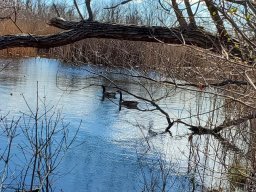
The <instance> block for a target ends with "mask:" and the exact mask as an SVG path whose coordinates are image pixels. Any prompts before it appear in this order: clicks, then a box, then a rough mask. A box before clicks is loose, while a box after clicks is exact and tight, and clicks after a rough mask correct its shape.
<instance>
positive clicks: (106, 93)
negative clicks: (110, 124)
mask: <svg viewBox="0 0 256 192" xmlns="http://www.w3.org/2000/svg"><path fill="white" fill-rule="evenodd" d="M101 87H102V98H103V100H104V98H105V97H107V98H112V99H116V92H110V91H106V87H105V86H104V85H101Z"/></svg>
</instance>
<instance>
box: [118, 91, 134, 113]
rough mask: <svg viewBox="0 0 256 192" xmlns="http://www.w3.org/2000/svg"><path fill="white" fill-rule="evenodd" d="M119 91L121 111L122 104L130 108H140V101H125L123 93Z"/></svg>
mask: <svg viewBox="0 0 256 192" xmlns="http://www.w3.org/2000/svg"><path fill="white" fill-rule="evenodd" d="M116 92H117V93H119V94H120V98H119V111H121V108H122V106H124V107H126V108H128V109H139V108H138V104H139V102H138V101H124V100H123V94H122V92H121V91H120V90H118V91H116Z"/></svg>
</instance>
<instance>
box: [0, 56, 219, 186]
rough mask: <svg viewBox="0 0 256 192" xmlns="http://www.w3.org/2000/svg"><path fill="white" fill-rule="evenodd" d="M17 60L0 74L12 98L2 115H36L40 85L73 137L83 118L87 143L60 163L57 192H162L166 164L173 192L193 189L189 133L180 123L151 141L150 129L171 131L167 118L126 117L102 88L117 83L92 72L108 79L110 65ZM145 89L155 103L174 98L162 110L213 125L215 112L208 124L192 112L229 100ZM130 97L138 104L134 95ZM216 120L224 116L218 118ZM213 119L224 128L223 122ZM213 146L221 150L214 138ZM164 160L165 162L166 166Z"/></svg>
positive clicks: (1, 106) (129, 84)
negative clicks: (152, 191)
mask: <svg viewBox="0 0 256 192" xmlns="http://www.w3.org/2000/svg"><path fill="white" fill-rule="evenodd" d="M10 61H11V63H10V64H9V65H8V66H7V67H6V69H5V70H4V71H3V72H1V73H0V95H1V100H2V101H4V102H1V103H0V115H4V114H6V113H8V112H9V113H10V114H11V115H13V116H20V115H21V112H23V113H26V112H28V110H29V109H28V106H27V104H26V102H27V103H28V104H29V106H30V107H31V108H32V109H35V105H36V85H37V82H38V84H39V95H40V99H41V101H43V100H44V99H46V104H47V106H54V107H56V108H58V109H62V116H63V118H64V120H65V121H66V122H70V125H71V128H70V131H71V132H72V127H77V126H78V124H79V122H80V120H82V125H81V129H80V132H79V135H78V139H77V143H82V144H81V145H79V146H78V147H76V148H73V149H72V150H71V151H69V152H68V153H67V155H66V156H65V158H64V160H63V162H62V164H61V165H60V170H61V171H62V173H66V174H64V175H62V176H61V178H60V179H59V180H57V182H56V189H57V191H59V190H60V189H62V190H63V191H143V190H144V191H147V190H149V188H148V187H150V186H151V187H156V191H158V190H159V189H160V188H157V186H158V187H159V186H161V185H162V184H163V179H164V178H163V175H161V174H160V173H161V166H165V167H164V168H163V167H162V169H163V170H167V171H166V173H168V174H167V175H166V176H165V179H166V180H167V184H166V187H167V188H169V189H172V191H190V190H191V182H190V178H189V175H188V174H187V171H188V161H189V159H190V157H189V154H190V150H191V149H190V143H189V141H188V139H187V138H188V135H189V131H188V129H186V128H185V127H183V126H180V125H179V126H174V127H173V128H172V130H171V131H172V133H173V138H170V136H169V135H167V134H159V135H157V136H155V137H150V135H149V133H148V127H149V126H151V127H152V130H153V131H155V132H158V133H159V132H162V131H163V130H164V128H165V127H166V126H167V122H166V119H165V117H164V116H163V114H161V113H159V112H158V111H154V112H140V111H137V110H128V109H123V110H121V111H120V112H119V110H118V98H117V99H114V100H108V99H105V100H104V101H101V97H102V89H101V87H100V85H102V84H104V85H106V86H111V84H109V81H106V79H102V78H100V77H99V76H97V75H94V74H92V73H90V71H93V72H97V74H101V73H102V72H104V69H103V68H100V67H96V66H89V65H88V66H84V67H80V68H78V67H72V66H69V65H64V64H62V63H61V62H60V61H57V60H50V59H40V58H32V59H22V60H10ZM2 62H7V61H6V60H4V61H2ZM110 77H111V78H112V79H113V80H114V81H115V83H117V84H118V85H121V86H122V87H124V88H126V89H127V90H129V91H132V92H133V93H136V94H137V95H140V96H146V97H147V96H148V95H147V92H145V89H144V88H142V87H141V86H138V84H137V83H135V82H134V79H129V78H124V77H122V78H120V77H118V76H116V75H113V74H112V75H111V76H110ZM140 83H141V82H140ZM145 86H147V87H148V88H150V92H151V93H152V95H151V96H153V97H155V98H159V97H161V96H162V95H163V94H166V93H168V94H169V97H167V98H165V99H164V100H163V101H162V102H161V103H160V104H159V105H160V106H161V107H163V108H165V110H166V111H168V113H169V114H170V116H171V118H173V119H178V118H180V119H183V120H187V121H188V122H190V121H193V122H197V123H198V124H201V125H205V124H207V123H208V122H209V118H212V117H211V115H212V114H207V115H205V116H202V117H201V118H200V119H198V118H197V116H195V117H191V114H197V113H202V114H203V113H204V112H206V111H209V109H212V108H214V107H215V106H216V103H217V105H221V103H222V101H221V100H219V99H218V98H216V99H215V100H214V101H213V100H212V98H210V97H212V96H210V95H207V94H202V93H197V92H193V91H186V90H181V89H173V88H168V89H167V88H166V89H163V88H162V87H157V86H152V85H150V84H149V85H145ZM74 90H75V91H74ZM124 97H125V99H127V100H129V99H133V100H134V98H132V97H131V96H130V95H127V94H126V95H124ZM41 104H42V102H41ZM139 107H141V108H143V109H147V108H148V103H145V102H142V101H140V104H139ZM150 107H151V106H149V108H150ZM215 113H216V112H215ZM216 117H218V115H217V116H215V117H213V118H216ZM212 120H213V121H215V122H216V124H218V122H217V121H218V120H219V118H216V119H212ZM74 130H75V129H74ZM209 140H210V139H209V137H208V138H206V139H205V138H203V139H202V138H199V137H198V140H197V141H198V145H199V144H200V143H204V142H205V141H209ZM209 142H212V144H213V145H214V141H213V140H210V141H209ZM199 148H200V147H199ZM209 153H210V152H209ZM159 157H161V158H160V159H161V160H162V162H159ZM154 182H156V183H157V184H156V183H154ZM205 183H207V182H205Z"/></svg>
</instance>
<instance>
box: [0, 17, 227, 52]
mask: <svg viewBox="0 0 256 192" xmlns="http://www.w3.org/2000/svg"><path fill="white" fill-rule="evenodd" d="M49 25H52V26H55V27H58V28H61V29H64V31H62V32H60V33H57V34H51V35H33V34H17V35H5V36H0V49H5V48H11V47H37V48H50V47H57V46H62V45H67V44H70V43H74V42H76V41H80V40H83V39H87V38H107V39H119V40H131V41H146V42H164V43H169V44H188V45H195V46H198V47H201V48H204V49H212V50H213V51H215V52H219V51H221V46H220V42H219V38H218V37H217V36H215V35H214V34H211V33H209V32H206V31H204V30H203V29H201V28H191V29H190V28H187V29H180V28H168V27H160V26H136V25H121V24H110V23H100V22H92V21H83V22H69V21H65V20H63V19H61V18H54V19H52V20H50V22H49ZM222 45H223V42H222Z"/></svg>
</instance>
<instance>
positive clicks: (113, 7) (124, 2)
mask: <svg viewBox="0 0 256 192" xmlns="http://www.w3.org/2000/svg"><path fill="white" fill-rule="evenodd" d="M131 1H133V0H125V1H122V2H121V3H118V4H116V5H114V6H111V7H105V8H104V9H115V8H117V7H118V6H120V5H124V4H126V3H129V2H131Z"/></svg>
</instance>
